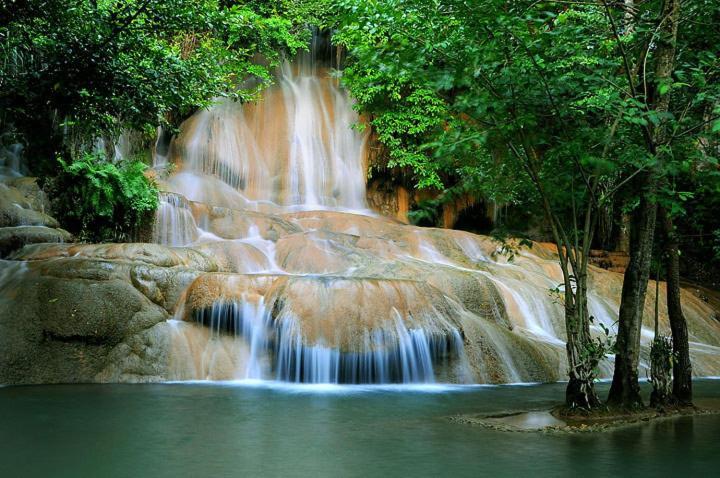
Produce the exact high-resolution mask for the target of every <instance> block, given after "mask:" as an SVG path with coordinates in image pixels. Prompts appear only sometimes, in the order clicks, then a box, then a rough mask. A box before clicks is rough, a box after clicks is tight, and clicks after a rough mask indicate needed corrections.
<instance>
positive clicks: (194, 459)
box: [0, 380, 720, 477]
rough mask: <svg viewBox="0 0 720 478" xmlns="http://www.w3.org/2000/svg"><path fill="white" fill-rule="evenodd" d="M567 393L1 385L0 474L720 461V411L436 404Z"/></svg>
mask: <svg viewBox="0 0 720 478" xmlns="http://www.w3.org/2000/svg"><path fill="white" fill-rule="evenodd" d="M601 389H602V391H603V393H605V391H606V390H607V384H603V385H601ZM562 393H563V385H562V384H550V385H532V386H497V387H478V386H450V387H445V386H441V385H426V386H383V387H378V386H338V385H322V386H314V385H299V386H297V385H287V384H285V385H282V384H273V383H268V382H249V383H244V384H238V383H232V382H226V383H191V384H187V383H185V384H162V385H60V386H34V387H5V388H0V476H3V477H15V476H68V477H83V476H98V477H100V476H101V477H116V476H117V477H138V476H168V477H181V476H193V477H195V476H198V477H199V476H218V477H219V476H223V477H224V476H243V477H244V476H312V477H317V476H358V477H360V476H363V477H364V476H398V475H403V476H453V477H454V476H528V475H530V474H532V476H535V477H537V476H580V475H581V476H633V477H641V476H677V475H679V474H681V473H682V476H686V477H687V476H694V475H701V474H702V475H709V476H712V475H713V474H714V473H715V472H716V470H717V468H718V465H720V453H718V452H719V451H720V450H719V449H718V445H717V438H718V436H720V416H703V417H695V418H692V417H685V418H679V419H674V420H668V421H662V422H657V423H651V424H648V425H644V426H640V427H633V428H626V429H623V430H616V431H614V432H608V433H601V434H586V435H567V436H565V435H542V434H535V433H507V432H497V431H492V430H487V429H483V428H479V427H472V426H468V425H460V424H455V423H452V422H450V421H448V420H447V419H446V418H445V417H447V416H448V415H453V414H457V413H477V412H496V411H504V410H511V409H522V408H524V409H529V408H547V407H550V406H551V405H553V404H555V403H556V402H557V400H558V399H559V398H560V397H562ZM696 393H697V395H698V396H699V397H702V399H701V400H700V402H702V401H703V400H717V399H720V381H716V380H704V381H699V382H697V385H696Z"/></svg>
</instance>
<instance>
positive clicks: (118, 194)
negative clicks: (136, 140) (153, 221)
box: [50, 153, 158, 242]
mask: <svg viewBox="0 0 720 478" xmlns="http://www.w3.org/2000/svg"><path fill="white" fill-rule="evenodd" d="M58 162H59V164H60V173H59V174H58V176H57V177H56V178H55V179H54V181H53V183H52V184H51V186H50V188H51V192H52V195H53V197H54V199H53V209H54V213H55V215H56V216H57V217H58V218H59V219H60V220H61V222H62V223H63V224H64V225H65V226H66V227H67V228H68V229H70V230H71V231H73V232H75V233H76V234H78V235H79V236H80V238H81V239H83V240H88V241H95V242H103V241H116V242H121V241H127V240H129V239H130V237H131V236H132V235H133V234H134V233H136V232H137V231H138V230H139V229H140V228H142V227H143V226H144V225H146V224H147V222H148V221H149V219H150V217H151V215H152V212H154V211H155V209H157V207H158V190H157V186H156V184H155V182H154V181H152V180H150V179H148V178H147V177H146V176H145V169H146V166H145V164H144V163H142V162H141V161H138V160H122V161H119V162H117V163H113V162H110V161H108V160H107V159H106V158H105V157H104V156H103V155H102V154H98V153H95V154H89V153H86V154H84V155H82V156H81V157H79V158H77V159H75V160H74V161H72V162H70V163H68V162H66V161H64V160H63V159H62V158H58Z"/></svg>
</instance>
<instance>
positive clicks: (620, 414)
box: [449, 403, 720, 434]
mask: <svg viewBox="0 0 720 478" xmlns="http://www.w3.org/2000/svg"><path fill="white" fill-rule="evenodd" d="M719 414H720V404H715V403H714V404H712V405H711V406H702V407H698V406H689V407H665V408H646V409H642V410H638V411H635V412H632V411H624V410H621V411H617V410H601V411H598V412H596V413H592V414H582V413H574V414H568V413H567V410H566V409H564V407H556V408H553V409H551V410H526V411H508V412H500V413H493V414H467V415H455V416H452V417H449V419H450V421H452V422H454V423H458V424H463V425H471V426H480V427H484V428H489V429H492V430H497V431H503V432H516V433H518V432H519V433H542V434H575V433H600V432H608V431H613V430H618V429H621V428H627V427H634V426H641V425H645V424H649V423H655V422H658V421H664V420H674V419H677V418H681V417H689V416H690V417H695V416H706V415H719Z"/></svg>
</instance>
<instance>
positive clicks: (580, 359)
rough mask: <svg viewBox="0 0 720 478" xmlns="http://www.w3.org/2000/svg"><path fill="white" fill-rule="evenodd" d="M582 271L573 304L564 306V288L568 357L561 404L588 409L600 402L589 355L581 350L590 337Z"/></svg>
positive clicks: (585, 284)
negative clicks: (566, 381)
mask: <svg viewBox="0 0 720 478" xmlns="http://www.w3.org/2000/svg"><path fill="white" fill-rule="evenodd" d="M586 277H587V276H586V274H585V273H582V272H581V273H579V274H578V276H577V278H576V280H577V287H576V290H575V294H573V299H574V301H573V302H574V305H573V306H567V304H568V298H567V294H568V292H566V299H565V300H566V302H565V303H566V307H565V328H566V332H567V343H566V344H565V349H566V351H567V357H568V369H569V370H568V375H569V380H568V385H567V388H566V389H565V405H566V406H567V407H568V408H570V409H573V408H581V409H585V410H590V409H593V408H596V407H597V406H599V405H600V399H599V398H598V396H597V394H596V393H595V367H596V365H597V364H596V363H594V362H593V359H592V358H590V359H588V357H586V356H584V355H583V354H582V352H581V351H583V350H585V351H587V350H588V345H589V342H590V340H591V337H590V315H589V313H588V307H587V279H586Z"/></svg>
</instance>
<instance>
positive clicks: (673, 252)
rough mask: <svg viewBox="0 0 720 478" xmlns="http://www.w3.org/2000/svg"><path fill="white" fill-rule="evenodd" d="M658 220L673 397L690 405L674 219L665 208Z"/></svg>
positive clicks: (686, 337)
mask: <svg viewBox="0 0 720 478" xmlns="http://www.w3.org/2000/svg"><path fill="white" fill-rule="evenodd" d="M659 214H660V221H661V225H662V227H663V230H664V233H665V254H666V256H667V259H666V260H667V308H668V317H669V318H670V330H671V331H672V340H673V353H674V355H675V362H673V392H672V393H673V399H674V400H675V401H676V402H677V403H679V404H682V405H692V364H691V363H690V346H689V344H688V329H687V322H686V321H685V315H684V314H683V311H682V304H681V301H680V253H679V250H678V239H677V235H676V234H675V231H674V227H673V221H672V218H671V217H670V215H669V214H668V213H667V211H666V210H665V209H663V208H660V210H659Z"/></svg>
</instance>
